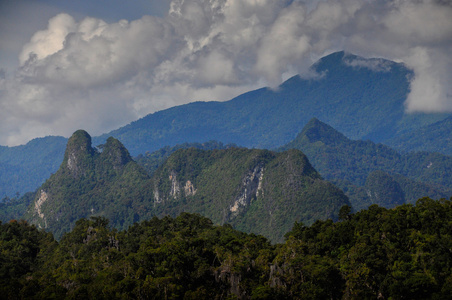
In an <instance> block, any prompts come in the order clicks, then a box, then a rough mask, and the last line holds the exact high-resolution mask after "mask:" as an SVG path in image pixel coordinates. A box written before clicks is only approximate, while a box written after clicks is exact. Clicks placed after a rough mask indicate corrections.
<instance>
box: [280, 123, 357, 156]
mask: <svg viewBox="0 0 452 300" xmlns="http://www.w3.org/2000/svg"><path fill="white" fill-rule="evenodd" d="M347 140H348V139H347V137H345V136H344V135H343V134H342V133H340V132H339V131H337V130H336V129H334V128H333V127H331V126H329V125H328V124H326V123H323V122H322V121H320V120H319V119H317V118H312V119H311V120H309V122H308V123H307V124H306V125H305V126H304V127H303V130H302V131H301V132H300V133H299V134H298V135H297V137H296V138H295V139H294V140H293V141H291V142H290V143H288V144H286V145H285V146H283V147H282V150H287V149H291V148H294V149H303V148H304V147H303V146H304V145H306V144H311V143H316V142H321V143H323V144H327V145H334V144H340V143H343V142H344V141H347Z"/></svg>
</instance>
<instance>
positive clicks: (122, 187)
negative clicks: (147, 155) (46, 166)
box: [24, 130, 149, 237]
mask: <svg viewBox="0 0 452 300" xmlns="http://www.w3.org/2000/svg"><path fill="white" fill-rule="evenodd" d="M102 148H103V151H102V152H98V151H97V150H96V149H94V148H92V146H91V137H90V136H89V135H88V133H87V132H85V131H83V130H79V131H76V132H75V133H74V134H73V135H72V136H71V138H70V139H69V140H68V143H67V147H66V152H65V154H64V159H63V163H62V164H61V166H60V168H59V169H58V171H57V172H56V173H55V174H53V175H52V176H51V177H50V178H49V179H48V180H47V181H46V182H45V183H44V184H43V185H42V186H41V187H40V188H39V189H38V190H37V191H36V195H35V197H34V201H33V202H32V203H31V205H30V206H29V207H28V209H27V212H26V213H25V215H24V217H25V218H26V219H27V220H29V221H30V222H32V223H33V224H36V225H38V226H39V227H41V228H45V229H47V230H50V231H52V232H54V234H55V236H56V237H60V236H61V234H62V233H64V232H67V231H68V230H70V229H71V228H72V227H73V226H74V224H75V221H77V220H78V219H79V218H82V217H89V216H91V215H101V216H105V217H107V218H109V219H110V220H111V222H112V224H113V226H115V227H118V228H124V227H125V228H126V227H127V226H128V225H131V224H132V223H133V222H134V221H136V220H137V219H139V218H140V217H143V216H147V215H146V213H147V210H146V209H141V208H142V207H140V206H139V204H140V202H141V201H142V200H143V199H147V198H148V197H147V196H146V194H143V193H146V191H147V190H146V189H145V188H144V187H145V186H146V185H147V184H148V181H149V177H148V175H147V174H146V172H145V171H144V170H143V169H142V168H141V167H139V166H138V165H137V164H136V163H135V162H134V161H133V160H132V158H131V157H130V154H129V153H128V151H127V150H126V149H125V148H124V146H123V145H122V144H121V143H120V142H119V141H118V140H116V139H114V138H109V139H108V140H107V142H106V144H105V145H103V147H102Z"/></svg>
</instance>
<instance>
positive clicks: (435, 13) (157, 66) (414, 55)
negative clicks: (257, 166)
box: [0, 0, 452, 145]
mask: <svg viewBox="0 0 452 300" xmlns="http://www.w3.org/2000/svg"><path fill="white" fill-rule="evenodd" d="M306 3H307V4H306ZM451 49H452V6H451V4H449V3H448V2H445V1H443V2H441V1H433V0H430V1H429V0H424V1H421V0H419V1H407V0H406V1H405V0H394V1H363V0H346V1H341V2H338V1H334V0H323V1H290V0H173V1H171V4H170V10H169V12H168V14H167V15H166V16H164V17H155V16H143V17H142V18H140V19H137V20H120V21H118V22H114V23H107V22H105V21H103V20H100V19H96V18H90V17H87V18H84V19H80V20H76V18H75V17H73V16H71V15H69V14H59V15H56V16H55V17H53V18H51V19H50V20H49V22H48V25H47V28H45V29H42V30H39V31H36V33H35V34H34V35H33V36H32V37H31V38H30V40H29V42H28V43H26V44H25V45H24V46H23V48H22V51H21V53H20V54H18V56H19V61H20V64H21V66H20V68H19V69H18V70H17V71H16V72H14V74H12V73H11V72H9V74H7V75H6V76H2V78H0V108H1V111H0V144H9V145H14V144H18V143H24V142H26V141H27V140H29V139H31V138H33V137H36V136H43V135H49V134H58V135H65V136H68V135H70V134H71V133H72V132H73V131H75V130H76V129H79V128H84V129H86V130H88V131H89V132H90V133H92V134H100V133H103V132H106V131H109V130H111V129H114V128H117V127H119V126H121V125H124V124H126V123H128V122H130V121H133V120H135V119H137V118H139V117H142V116H144V115H146V114H148V113H151V112H154V111H156V110H161V109H165V108H168V107H171V106H174V105H180V104H183V103H187V102H190V101H208V100H228V99H230V98H232V97H233V96H235V95H238V94H239V93H242V92H245V91H248V90H251V89H254V88H257V87H260V86H262V85H269V84H270V85H272V86H275V85H277V84H279V83H280V82H281V81H282V80H283V79H286V78H288V77H289V76H291V75H293V74H295V73H302V74H309V72H308V67H309V66H310V65H311V64H312V63H313V62H314V60H316V59H318V58H320V57H321V56H323V55H325V54H328V53H331V52H333V51H337V50H346V51H349V52H351V53H355V54H358V55H362V56H365V57H382V58H387V59H392V60H397V61H401V62H404V63H406V64H407V65H408V66H409V67H411V68H412V69H413V70H414V71H415V77H414V79H413V81H412V83H411V93H410V95H409V97H408V99H407V103H406V108H407V111H409V112H411V111H445V110H448V111H452V104H451V103H452V100H451V95H452V91H451V89H452V88H451V85H450V82H451V80H452V71H451V70H452V61H451V54H450V53H451ZM349 63H350V64H352V65H354V66H359V67H367V68H371V69H374V70H379V71H385V70H386V69H385V67H384V65H381V61H379V60H374V61H372V63H371V64H370V65H369V64H366V65H364V63H363V61H351V62H349ZM311 75H312V74H311Z"/></svg>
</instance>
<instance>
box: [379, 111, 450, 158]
mask: <svg viewBox="0 0 452 300" xmlns="http://www.w3.org/2000/svg"><path fill="white" fill-rule="evenodd" d="M386 144H388V145H389V146H391V147H393V148H394V149H397V150H399V151H429V152H439V153H442V154H446V155H452V117H451V116H449V117H447V118H445V119H444V120H441V121H438V122H435V123H433V124H429V125H427V126H423V127H421V128H419V129H416V130H414V131H411V132H407V133H405V134H401V135H398V136H395V137H393V138H391V139H390V140H388V141H386Z"/></svg>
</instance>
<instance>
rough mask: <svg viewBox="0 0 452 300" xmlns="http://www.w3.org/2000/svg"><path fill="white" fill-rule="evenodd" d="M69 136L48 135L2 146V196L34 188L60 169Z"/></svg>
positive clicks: (0, 177) (0, 155)
mask: <svg viewBox="0 0 452 300" xmlns="http://www.w3.org/2000/svg"><path fill="white" fill-rule="evenodd" d="M66 143H67V139H65V138H63V137H56V136H48V137H45V138H38V139H34V140H31V141H30V142H28V143H27V144H26V145H22V146H16V147H4V146H0V198H3V197H5V196H7V197H9V198H11V197H17V195H23V194H24V193H25V192H29V191H33V190H35V189H36V188H37V187H38V186H40V185H41V184H42V183H43V182H44V181H45V180H46V179H47V178H49V176H50V174H51V173H53V172H56V170H58V167H59V165H60V164H61V161H62V159H63V156H64V148H65V146H66Z"/></svg>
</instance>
